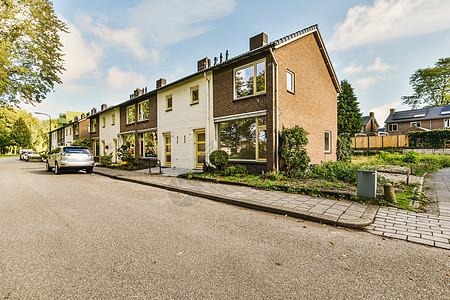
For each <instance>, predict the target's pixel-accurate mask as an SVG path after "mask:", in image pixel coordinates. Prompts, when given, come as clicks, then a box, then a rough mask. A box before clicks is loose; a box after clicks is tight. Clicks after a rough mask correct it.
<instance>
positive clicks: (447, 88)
mask: <svg viewBox="0 0 450 300" xmlns="http://www.w3.org/2000/svg"><path fill="white" fill-rule="evenodd" d="M409 83H410V84H411V85H412V88H413V90H414V94H413V95H411V96H403V97H402V100H403V103H404V104H407V105H409V106H411V107H412V108H416V107H418V106H422V105H425V106H426V107H432V106H444V105H449V104H450V57H447V58H441V59H439V60H438V61H437V62H436V63H435V66H434V67H430V68H425V69H419V70H417V71H416V72H414V74H412V75H411V77H410V78H409Z"/></svg>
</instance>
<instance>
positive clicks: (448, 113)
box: [385, 105, 450, 135]
mask: <svg viewBox="0 0 450 300" xmlns="http://www.w3.org/2000/svg"><path fill="white" fill-rule="evenodd" d="M385 123H386V130H387V132H388V133H389V134H390V135H400V134H407V133H408V132H410V131H427V130H435V129H448V128H450V105H447V106H436V107H429V108H421V109H411V110H404V111H397V112H396V111H395V109H394V108H391V110H390V114H389V116H388V117H387V119H386V121H385Z"/></svg>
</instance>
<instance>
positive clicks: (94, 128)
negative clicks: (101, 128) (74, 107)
mask: <svg viewBox="0 0 450 300" xmlns="http://www.w3.org/2000/svg"><path fill="white" fill-rule="evenodd" d="M91 132H97V119H96V118H94V119H91Z"/></svg>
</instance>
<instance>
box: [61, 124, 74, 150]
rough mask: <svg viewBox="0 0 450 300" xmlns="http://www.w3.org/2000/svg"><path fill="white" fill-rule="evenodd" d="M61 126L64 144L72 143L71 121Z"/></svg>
mask: <svg viewBox="0 0 450 300" xmlns="http://www.w3.org/2000/svg"><path fill="white" fill-rule="evenodd" d="M63 127H64V146H70V145H72V143H73V122H72V121H70V122H69V123H68V124H66V125H64V126H63Z"/></svg>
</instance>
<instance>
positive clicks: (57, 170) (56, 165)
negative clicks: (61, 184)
mask: <svg viewBox="0 0 450 300" xmlns="http://www.w3.org/2000/svg"><path fill="white" fill-rule="evenodd" d="M55 174H56V175H58V174H61V170H60V169H59V167H58V164H57V163H55Z"/></svg>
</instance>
